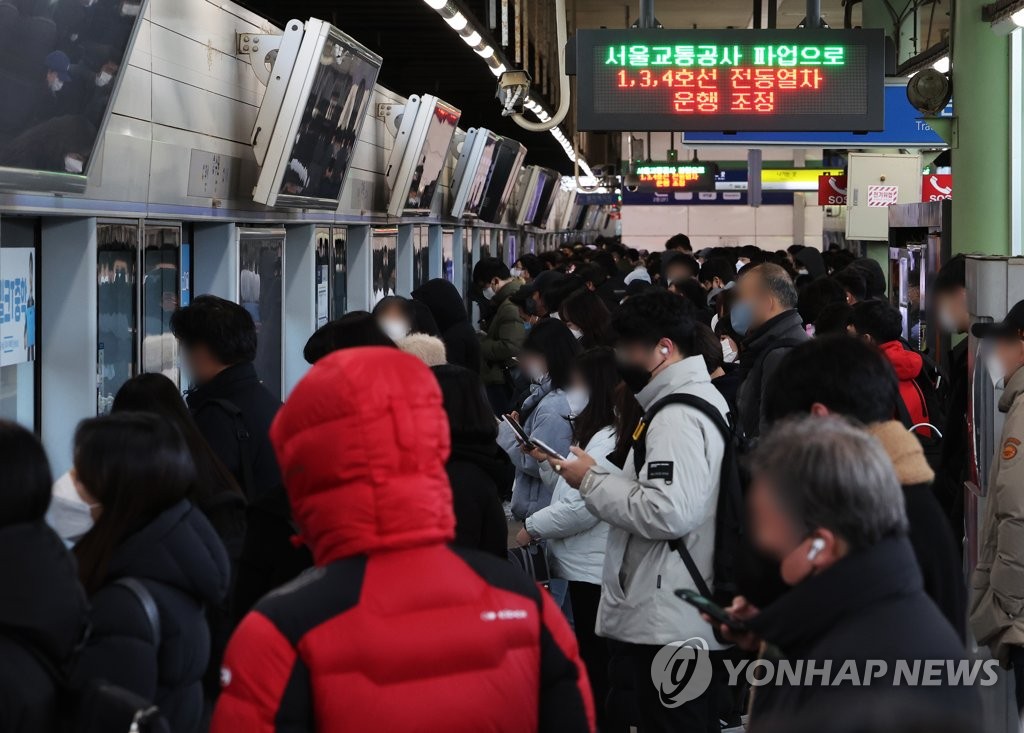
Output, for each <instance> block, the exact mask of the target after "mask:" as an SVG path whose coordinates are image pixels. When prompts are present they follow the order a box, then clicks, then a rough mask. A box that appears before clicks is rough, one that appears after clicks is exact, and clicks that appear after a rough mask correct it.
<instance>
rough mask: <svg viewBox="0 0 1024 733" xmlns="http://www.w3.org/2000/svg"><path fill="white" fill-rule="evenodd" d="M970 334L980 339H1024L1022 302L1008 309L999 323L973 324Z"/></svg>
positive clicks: (1023, 301) (1023, 309) (1023, 302)
mask: <svg viewBox="0 0 1024 733" xmlns="http://www.w3.org/2000/svg"><path fill="white" fill-rule="evenodd" d="M971 333H973V334H974V335H975V336H977V337H978V338H981V339H988V338H1004V339H1014V338H1018V339H1024V300H1022V301H1020V302H1019V303H1017V305H1015V306H1013V308H1010V312H1009V313H1007V314H1006V318H1004V319H1003V320H1002V321H1001V322H1000V323H975V324H974V325H973V326H971Z"/></svg>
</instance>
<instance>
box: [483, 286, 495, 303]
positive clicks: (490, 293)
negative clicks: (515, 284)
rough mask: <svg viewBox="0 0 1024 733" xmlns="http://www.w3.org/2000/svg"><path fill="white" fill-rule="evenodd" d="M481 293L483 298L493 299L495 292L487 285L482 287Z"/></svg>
mask: <svg viewBox="0 0 1024 733" xmlns="http://www.w3.org/2000/svg"><path fill="white" fill-rule="evenodd" d="M483 295H484V300H494V296H495V295H496V293H495V292H494V288H492V287H491V286H490V285H488V286H487V287H486V288H484V293H483Z"/></svg>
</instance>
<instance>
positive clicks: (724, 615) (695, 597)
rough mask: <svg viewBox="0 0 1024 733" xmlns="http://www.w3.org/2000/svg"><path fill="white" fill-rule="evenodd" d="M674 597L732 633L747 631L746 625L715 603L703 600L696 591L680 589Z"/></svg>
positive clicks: (707, 599)
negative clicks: (677, 597)
mask: <svg viewBox="0 0 1024 733" xmlns="http://www.w3.org/2000/svg"><path fill="white" fill-rule="evenodd" d="M676 595H677V596H679V600H681V601H683V602H684V603H689V604H690V605H691V606H693V607H694V608H696V609H697V610H698V611H700V612H701V613H703V614H705V615H707V616H710V617H711V618H713V619H714V620H715V621H717V622H718V623H720V624H723V625H725V626H728V627H729V628H730V629H732V630H733V631H747V625H746V623H744V622H743V621H740V620H739V619H738V618H735V617H734V616H732V615H731V614H730V613H729V612H728V611H726V610H725V609H724V608H722V607H721V606H719V605H718V604H717V603H715V602H714V601H712V600H711V599H709V598H705V597H704V596H702V595H701V594H700V593H698V592H697V591H695V590H691V589H689V588H680V589H679V590H677V591H676Z"/></svg>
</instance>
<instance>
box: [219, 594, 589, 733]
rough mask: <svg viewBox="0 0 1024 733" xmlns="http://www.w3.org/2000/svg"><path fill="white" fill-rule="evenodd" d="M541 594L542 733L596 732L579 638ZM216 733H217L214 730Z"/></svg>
mask: <svg viewBox="0 0 1024 733" xmlns="http://www.w3.org/2000/svg"><path fill="white" fill-rule="evenodd" d="M540 595H541V599H542V600H541V627H540V715H539V717H538V721H539V725H538V727H537V730H538V731H539V732H540V733H577V732H579V733H583V732H584V731H586V732H587V733H593V732H594V731H595V730H596V724H595V718H594V697H593V693H592V692H591V691H590V680H589V679H587V670H586V667H584V666H583V660H582V659H580V652H579V647H578V646H577V644H576V635H575V634H573V631H572V629H571V628H570V627H569V622H568V621H566V620H565V616H564V615H563V614H562V611H561V610H560V609H559V608H558V606H556V605H555V602H554V601H553V600H552V598H551V594H550V593H548V592H547V591H545V590H541V591H540ZM215 733H217V732H216V731H215Z"/></svg>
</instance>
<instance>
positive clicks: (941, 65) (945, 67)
mask: <svg viewBox="0 0 1024 733" xmlns="http://www.w3.org/2000/svg"><path fill="white" fill-rule="evenodd" d="M932 68H933V69H935V70H936V71H937V72H939V73H940V74H946V73H948V72H949V56H943V57H942V58H941V59H939V60H938V61H936V62H935V63H934V64H932Z"/></svg>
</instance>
